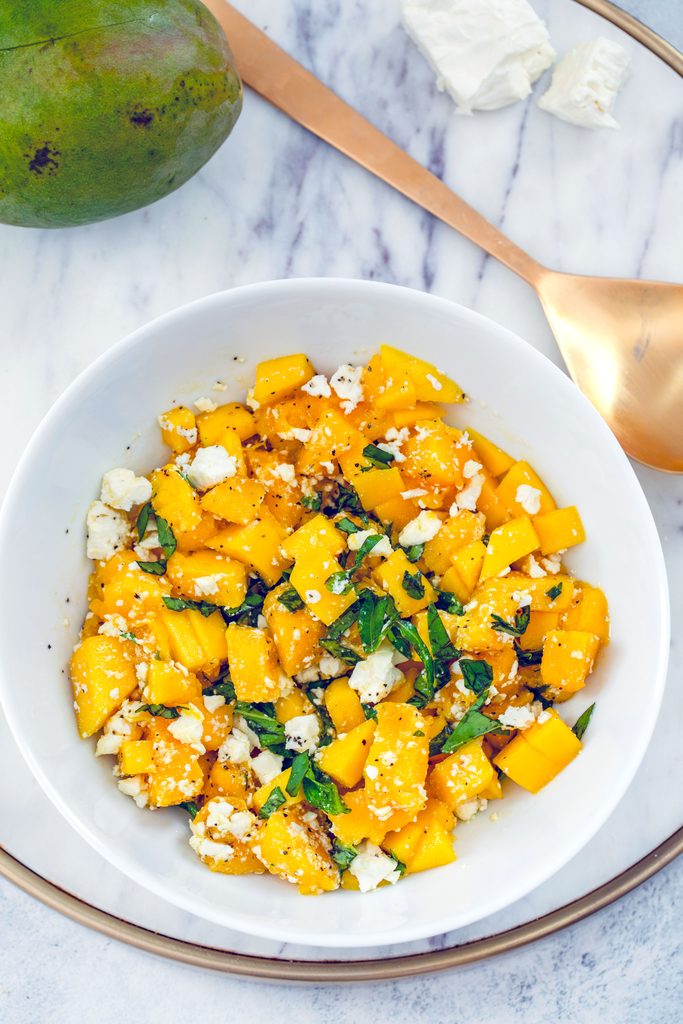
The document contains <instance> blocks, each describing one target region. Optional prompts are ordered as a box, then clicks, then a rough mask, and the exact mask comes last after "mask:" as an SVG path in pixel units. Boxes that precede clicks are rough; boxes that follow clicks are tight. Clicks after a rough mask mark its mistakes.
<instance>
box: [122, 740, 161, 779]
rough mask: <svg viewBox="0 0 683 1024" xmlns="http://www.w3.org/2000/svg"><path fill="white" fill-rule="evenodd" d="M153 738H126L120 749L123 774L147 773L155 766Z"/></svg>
mask: <svg viewBox="0 0 683 1024" xmlns="http://www.w3.org/2000/svg"><path fill="white" fill-rule="evenodd" d="M153 763H154V762H153V749H152V741H151V740H124V741H123V743H122V744H121V750H120V751H119V771H120V772H121V774H122V775H147V774H148V773H149V772H150V771H151V770H152V766H153Z"/></svg>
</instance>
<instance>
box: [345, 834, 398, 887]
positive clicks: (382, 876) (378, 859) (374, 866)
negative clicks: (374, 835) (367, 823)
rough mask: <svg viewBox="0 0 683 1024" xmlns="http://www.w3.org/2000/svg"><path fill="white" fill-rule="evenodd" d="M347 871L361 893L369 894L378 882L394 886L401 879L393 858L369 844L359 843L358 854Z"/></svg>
mask: <svg viewBox="0 0 683 1024" xmlns="http://www.w3.org/2000/svg"><path fill="white" fill-rule="evenodd" d="M349 871H350V872H351V874H352V875H353V877H354V878H356V879H357V880H358V888H359V889H360V891H361V892H371V891H372V890H373V889H376V888H377V886H378V885H379V884H380V882H390V883H391V885H394V884H395V883H396V882H398V880H399V878H400V877H401V872H400V870H399V868H398V865H397V864H396V861H395V860H394V859H393V857H390V856H389V855H388V854H386V853H384V851H383V850H380V848H379V846H375V845H374V843H371V842H365V843H361V845H360V846H359V847H358V853H357V854H356V856H355V857H354V858H353V860H352V861H351V863H350V865H349Z"/></svg>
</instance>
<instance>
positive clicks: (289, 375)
mask: <svg viewBox="0 0 683 1024" xmlns="http://www.w3.org/2000/svg"><path fill="white" fill-rule="evenodd" d="M314 374H315V370H314V369H313V367H312V365H311V363H310V361H309V359H308V356H305V355H303V353H298V354H296V355H291V356H280V357H279V358H277V359H265V360H264V361H263V362H262V363H259V364H258V366H257V367H256V380H255V383H254V400H255V401H256V402H258V403H259V405H272V403H273V402H277V401H279V400H280V399H281V398H284V397H285V396H286V395H289V394H291V393H292V391H295V390H296V389H297V388H300V387H301V386H302V385H303V384H305V383H306V381H309V380H310V379H311V377H313V376H314Z"/></svg>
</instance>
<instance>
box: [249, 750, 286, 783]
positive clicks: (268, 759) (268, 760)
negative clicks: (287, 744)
mask: <svg viewBox="0 0 683 1024" xmlns="http://www.w3.org/2000/svg"><path fill="white" fill-rule="evenodd" d="M251 767H252V768H253V769H254V774H255V776H256V778H257V779H258V780H259V782H260V783H261V785H262V786H265V785H267V784H268V783H269V782H272V781H273V779H274V778H276V776H278V775H279V774H280V772H281V771H282V758H281V757H280V755H279V754H274V753H273V752H272V750H262V751H261V753H260V754H257V756H256V757H255V758H253V759H252V762H251Z"/></svg>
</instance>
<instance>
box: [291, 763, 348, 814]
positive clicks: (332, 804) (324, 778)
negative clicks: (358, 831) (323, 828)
mask: <svg viewBox="0 0 683 1024" xmlns="http://www.w3.org/2000/svg"><path fill="white" fill-rule="evenodd" d="M303 790H304V797H305V798H306V800H307V801H308V803H309V804H311V806H312V807H317V808H318V809H319V810H321V811H324V812H325V814H330V815H333V814H348V813H349V811H350V808H349V807H347V806H346V804H345V803H344V801H343V800H342V798H341V796H340V795H339V790H338V789H337V786H336V783H335V782H333V781H332V779H331V778H330V777H329V776H328V775H325V773H324V772H321V771H320V769H319V768H316V767H315V766H314V765H311V766H310V768H309V770H308V771H307V772H306V774H305V775H304V779H303Z"/></svg>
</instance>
